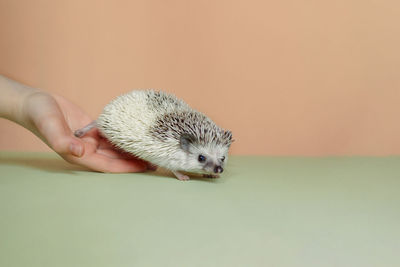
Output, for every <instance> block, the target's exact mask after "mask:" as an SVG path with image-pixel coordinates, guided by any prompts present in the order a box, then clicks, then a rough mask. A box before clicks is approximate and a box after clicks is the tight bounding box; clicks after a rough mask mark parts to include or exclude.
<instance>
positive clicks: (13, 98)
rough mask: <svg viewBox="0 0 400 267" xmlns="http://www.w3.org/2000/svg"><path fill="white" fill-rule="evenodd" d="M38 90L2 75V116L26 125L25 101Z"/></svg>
mask: <svg viewBox="0 0 400 267" xmlns="http://www.w3.org/2000/svg"><path fill="white" fill-rule="evenodd" d="M38 91H39V90H38V89H35V88H32V87H29V86H26V85H23V84H20V83H18V82H15V81H13V80H11V79H8V78H6V77H5V76H3V75H0V117H2V118H5V119H8V120H11V121H14V122H16V123H18V124H21V125H23V126H26V125H24V124H26V114H25V113H24V101H25V99H26V98H27V97H28V96H29V95H32V94H34V93H36V92H38Z"/></svg>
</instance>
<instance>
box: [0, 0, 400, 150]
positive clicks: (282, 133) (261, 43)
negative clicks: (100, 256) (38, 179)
mask: <svg viewBox="0 0 400 267" xmlns="http://www.w3.org/2000/svg"><path fill="white" fill-rule="evenodd" d="M399 72H400V2H399V1H389V0H375V1H365V0H352V1H349V0H338V1H296V0H292V1H290V0H282V1H261V0H260V1H257V0H246V1H244V0H243V1H232V0H229V1H228V0H224V1H215V0H213V1H210V0H208V1H203V0H202V1H188V0H139V1H138V0H136V1H122V0H118V1H101V0H83V1H82V0H79V1H77V0H57V1H50V0H39V1H28V0H23V1H22V0H0V73H1V74H3V75H6V76H9V77H11V78H13V79H16V80H17V81H20V82H23V83H26V84H29V85H31V86H34V87H39V88H42V89H45V90H49V91H52V92H56V93H58V94H61V95H63V96H65V97H67V98H69V99H70V100H72V101H73V102H75V103H77V104H79V105H80V106H83V107H84V108H85V110H86V111H87V112H88V113H89V114H90V115H91V116H93V118H95V117H96V116H97V114H99V112H100V111H101V109H102V107H103V106H104V105H105V104H106V103H107V102H108V101H110V100H111V99H112V98H113V97H115V96H116V95H118V94H120V93H122V92H126V91H128V90H130V89H134V88H162V89H165V90H167V91H170V92H173V93H175V94H176V95H178V96H179V97H181V98H183V99H185V100H186V101H187V102H188V103H189V104H190V105H192V106H193V107H195V108H197V109H199V110H201V111H203V112H204V113H206V114H208V115H209V116H210V117H211V118H213V119H214V120H215V121H216V122H217V123H219V124H220V125H221V126H223V127H225V128H229V129H231V130H232V131H233V133H234V138H235V139H236V140H237V141H236V142H235V143H234V145H233V147H232V152H233V154H268V155H332V154H334V155H353V154H365V155H386V154H399V153H400V120H399V114H400V105H399V103H400V101H399V100H400V75H399ZM0 131H1V134H0V136H1V140H0V149H2V150H47V148H46V146H45V145H44V144H42V143H41V141H39V140H38V139H37V138H36V137H34V136H33V135H32V134H30V133H29V132H28V131H26V130H25V129H23V128H21V127H19V126H17V125H14V124H12V123H11V122H9V121H6V120H0Z"/></svg>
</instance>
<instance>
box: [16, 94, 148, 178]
mask: <svg viewBox="0 0 400 267" xmlns="http://www.w3.org/2000/svg"><path fill="white" fill-rule="evenodd" d="M22 109H23V110H22V118H25V122H24V123H22V124H24V126H25V127H26V128H28V129H29V130H31V131H32V132H33V133H35V134H36V135H37V136H38V137H39V138H41V139H42V140H43V141H44V142H45V143H46V144H47V145H48V146H49V147H50V148H52V149H53V150H54V151H55V152H57V153H58V154H59V155H60V156H61V157H62V158H63V159H65V160H66V161H68V162H70V163H73V164H77V165H81V166H85V167H88V168H90V169H92V170H95V171H100V172H115V173H117V172H119V173H121V172H143V171H146V170H147V169H148V168H152V166H151V165H150V164H149V163H147V162H145V161H143V160H140V159H137V158H135V157H133V156H131V155H129V154H127V153H123V152H121V151H118V150H117V149H115V148H114V147H113V146H112V145H111V144H110V143H109V142H108V141H107V140H106V139H105V138H103V137H102V136H101V135H100V134H99V132H98V130H97V129H93V130H91V131H90V132H88V133H87V134H86V135H85V136H84V137H82V138H77V137H75V136H74V135H73V131H74V130H77V129H80V128H82V127H84V126H86V125H87V124H89V123H90V122H91V121H92V119H91V118H90V117H89V116H88V115H87V114H86V113H85V112H84V111H83V110H82V109H80V108H79V107H78V106H76V105H75V104H73V103H71V102H70V101H68V100H67V99H65V98H63V97H61V96H58V95H51V94H49V93H47V92H42V91H36V92H34V93H32V94H29V95H27V96H26V97H25V99H24V101H23V105H22Z"/></svg>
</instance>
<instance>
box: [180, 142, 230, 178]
mask: <svg viewBox="0 0 400 267" xmlns="http://www.w3.org/2000/svg"><path fill="white" fill-rule="evenodd" d="M180 146H181V148H182V150H184V151H185V152H186V154H187V159H186V163H187V169H186V171H189V172H196V173H205V174H219V173H221V172H223V171H224V166H225V164H226V162H227V161H228V150H229V145H222V144H215V143H210V144H207V145H202V144H201V143H199V142H196V140H194V139H193V136H190V135H182V137H181V140H180Z"/></svg>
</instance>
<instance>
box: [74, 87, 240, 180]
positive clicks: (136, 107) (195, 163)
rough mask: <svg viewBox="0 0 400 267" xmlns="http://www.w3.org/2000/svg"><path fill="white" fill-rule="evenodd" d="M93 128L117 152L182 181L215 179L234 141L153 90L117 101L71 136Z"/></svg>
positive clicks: (199, 115) (202, 117) (181, 103)
mask: <svg viewBox="0 0 400 267" xmlns="http://www.w3.org/2000/svg"><path fill="white" fill-rule="evenodd" d="M94 127H96V128H98V129H99V131H100V133H101V135H103V136H104V137H105V138H107V139H108V140H109V141H110V142H111V143H112V144H113V145H114V146H116V147H117V148H119V149H121V150H122V151H125V152H128V153H130V154H132V155H134V156H135V157H138V158H140V159H142V160H145V161H148V162H150V163H151V164H153V165H155V166H159V167H163V168H165V169H168V170H170V171H172V173H173V174H174V175H175V176H176V178H177V179H179V180H182V181H185V180H189V179H190V178H189V176H188V175H187V174H189V173H192V174H200V175H201V174H202V175H203V176H204V177H209V178H217V177H219V174H220V173H222V172H223V170H224V166H225V165H226V163H227V160H228V150H229V148H230V146H231V143H232V142H233V140H232V132H231V131H228V130H224V129H222V128H220V127H219V126H217V125H216V124H215V123H214V122H213V121H212V120H211V119H210V118H208V117H207V116H206V115H204V114H203V113H201V112H199V111H197V110H194V109H192V108H191V107H190V106H189V105H188V104H186V103H185V102H184V101H183V100H181V99H178V98H177V97H176V96H175V95H172V94H169V93H166V92H163V91H155V90H134V91H131V92H129V93H126V94H123V95H120V96H118V97H117V98H115V99H114V100H112V101H111V102H110V103H109V104H107V105H106V106H105V107H104V109H103V111H102V113H101V114H100V116H99V117H98V118H97V120H95V121H94V122H92V123H91V124H89V125H88V126H86V127H84V128H82V129H79V130H77V131H75V136H77V137H82V136H84V135H85V134H86V133H87V132H88V131H90V130H91V129H92V128H94ZM183 172H184V173H186V174H184V173H183Z"/></svg>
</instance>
